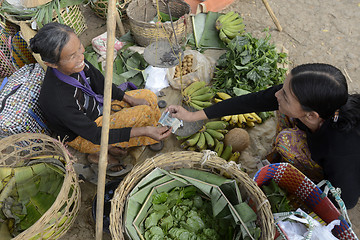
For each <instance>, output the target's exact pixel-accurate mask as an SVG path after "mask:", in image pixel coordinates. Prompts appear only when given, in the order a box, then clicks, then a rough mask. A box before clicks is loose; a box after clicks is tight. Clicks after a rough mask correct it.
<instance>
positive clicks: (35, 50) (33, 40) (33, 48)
mask: <svg viewBox="0 0 360 240" xmlns="http://www.w3.org/2000/svg"><path fill="white" fill-rule="evenodd" d="M36 43H37V41H36V38H35V37H33V38H31V39H30V49H31V51H32V52H33V53H39V49H38V47H37V46H36Z"/></svg>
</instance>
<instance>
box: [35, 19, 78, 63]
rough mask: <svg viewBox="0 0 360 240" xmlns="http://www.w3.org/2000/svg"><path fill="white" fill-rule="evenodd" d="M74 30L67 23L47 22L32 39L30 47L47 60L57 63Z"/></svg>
mask: <svg viewBox="0 0 360 240" xmlns="http://www.w3.org/2000/svg"><path fill="white" fill-rule="evenodd" d="M70 33H74V30H73V29H72V28H70V27H69V26H67V25H64V24H60V23H57V22H51V23H48V24H45V25H44V26H43V27H42V28H41V29H40V30H39V31H38V33H37V34H36V35H35V36H34V37H33V38H31V39H30V49H31V51H32V52H34V53H39V54H40V56H41V59H42V60H43V61H45V62H48V63H52V64H57V63H58V62H59V61H60V54H61V51H62V49H63V47H64V46H65V44H66V43H67V42H68V41H69V39H70V36H69V35H70Z"/></svg>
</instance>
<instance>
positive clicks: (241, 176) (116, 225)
mask: <svg viewBox="0 0 360 240" xmlns="http://www.w3.org/2000/svg"><path fill="white" fill-rule="evenodd" d="M213 153H214V152H211V151H204V152H203V153H198V152H189V151H180V152H170V153H164V154H161V155H158V156H155V157H153V158H151V159H147V160H145V161H144V162H142V163H140V164H137V165H135V167H134V168H133V169H132V171H131V172H130V173H129V174H128V175H127V176H126V177H125V178H124V179H123V181H122V182H121V183H120V185H119V186H118V188H117V189H116V190H115V193H114V196H113V199H112V201H111V212H110V232H111V236H112V238H113V239H116V240H123V239H125V236H124V230H125V229H124V226H123V224H124V222H123V221H124V220H123V214H124V210H125V203H126V199H127V196H128V194H129V193H130V192H131V190H132V189H133V188H134V187H135V186H136V184H137V183H138V182H139V181H140V180H141V179H142V178H143V177H145V176H146V175H147V174H148V173H150V172H151V171H152V170H153V169H155V168H157V167H159V168H162V169H165V170H173V169H179V168H192V169H198V170H202V171H207V172H211V173H214V174H217V175H222V176H226V177H227V178H231V179H235V180H236V181H237V182H238V184H239V188H240V190H241V193H244V195H245V196H246V197H249V198H250V202H253V203H254V206H255V207H256V213H257V216H258V222H257V224H258V225H259V226H260V228H261V231H262V235H261V239H263V240H269V239H274V234H275V228H274V220H273V215H272V213H271V207H270V203H269V202H268V200H267V198H266V196H265V195H264V193H263V192H262V191H261V189H260V188H259V187H257V185H256V183H255V182H254V181H253V180H252V179H251V178H250V177H249V176H248V175H247V174H246V173H244V172H243V171H241V170H240V169H239V168H238V167H237V165H236V164H229V163H228V162H226V161H225V160H224V159H222V158H220V157H217V156H216V155H215V154H213Z"/></svg>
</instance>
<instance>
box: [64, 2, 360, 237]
mask: <svg viewBox="0 0 360 240" xmlns="http://www.w3.org/2000/svg"><path fill="white" fill-rule="evenodd" d="M269 4H270V6H271V8H272V10H273V11H274V13H275V15H276V16H277V18H278V20H279V22H280V24H281V26H282V27H283V31H282V32H279V31H278V30H277V29H276V26H275V25H274V23H273V21H272V19H271V18H270V16H269V14H268V13H267V11H266V8H265V7H264V5H263V3H262V1H260V0H256V1H245V0H236V1H235V2H234V3H233V4H232V5H230V6H229V7H227V8H226V9H224V10H223V12H227V11H231V10H234V11H237V12H239V13H241V14H242V16H243V18H244V21H245V24H246V29H247V31H248V32H250V33H252V34H253V35H255V36H257V37H260V36H264V33H263V32H262V31H263V29H264V28H269V29H270V33H271V35H272V38H271V39H272V41H273V42H274V43H276V44H277V45H280V46H281V45H282V46H284V47H285V48H286V49H287V50H288V52H289V60H290V63H289V66H290V68H291V67H293V66H296V65H299V64H303V63H309V62H324V63H330V64H333V65H335V66H337V67H338V68H340V69H341V70H342V71H343V72H344V73H345V74H346V76H347V80H348V82H349V86H350V90H351V92H355V91H357V92H360V79H359V77H358V76H359V75H360V68H359V65H358V61H357V60H358V59H360V45H359V41H360V25H359V22H360V2H359V1H348V0H327V1H321V0H314V1H306V0H276V1H275V0H269ZM82 10H83V13H84V15H85V18H86V20H87V25H88V29H87V31H86V32H85V33H83V34H82V35H81V36H80V38H81V40H82V42H83V44H84V45H85V46H86V45H88V44H90V41H91V39H92V38H93V37H95V36H97V35H99V34H101V33H103V32H104V31H106V26H105V21H103V20H102V19H100V18H98V17H97V16H95V15H94V13H93V12H92V11H91V10H90V9H89V7H83V8H82ZM125 27H126V22H125ZM165 93H166V94H167V96H165V97H164V98H165V99H166V100H167V101H168V103H175V104H176V103H179V98H178V97H173V96H176V95H178V94H177V93H176V91H174V90H172V89H171V88H169V89H165ZM170 96H171V97H170ZM274 126H275V121H274V119H270V120H268V121H266V122H265V123H264V124H263V125H261V126H257V127H255V128H254V129H252V130H251V131H250V136H251V146H250V148H249V149H248V150H247V151H246V152H245V153H244V154H243V155H242V159H241V160H242V163H243V165H244V166H247V167H248V168H249V169H250V170H251V171H250V173H253V172H254V171H255V170H256V169H255V165H256V164H255V162H254V161H253V159H262V158H263V157H264V156H265V154H266V153H267V152H268V151H269V150H270V148H271V141H272V138H273V136H274ZM174 150H179V144H178V143H177V142H176V141H175V138H174V137H173V136H172V137H170V138H169V140H168V141H166V142H165V148H164V149H163V151H162V152H169V151H174ZM72 152H73V154H74V155H76V156H77V157H78V160H79V162H82V163H86V160H85V157H84V155H83V154H81V153H78V152H76V151H72ZM154 154H155V153H153V152H151V151H149V150H148V149H146V150H145V151H144V153H143V154H142V155H141V157H140V159H142V160H143V159H145V158H146V157H150V156H153V155H154ZM339 160H340V159H339ZM80 186H81V192H82V202H81V209H80V212H79V215H78V217H77V219H76V221H75V223H74V224H73V225H72V227H71V228H70V229H69V231H68V232H67V233H66V235H65V236H63V238H62V239H70V240H75V239H77V240H78V239H94V238H95V224H94V221H93V219H92V216H91V209H92V201H93V198H94V196H95V194H96V186H95V185H93V184H91V183H87V182H82V183H80ZM349 215H350V219H351V221H352V223H353V229H354V230H355V232H356V234H357V235H358V236H360V219H359V218H360V204H358V205H357V206H356V207H355V208H353V209H351V210H350V211H349ZM104 239H111V236H110V234H107V233H104Z"/></svg>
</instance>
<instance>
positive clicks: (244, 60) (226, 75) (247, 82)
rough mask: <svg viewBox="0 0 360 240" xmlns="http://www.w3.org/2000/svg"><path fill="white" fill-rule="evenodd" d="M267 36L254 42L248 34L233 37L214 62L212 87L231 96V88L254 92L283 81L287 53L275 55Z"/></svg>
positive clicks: (274, 49)
mask: <svg viewBox="0 0 360 240" xmlns="http://www.w3.org/2000/svg"><path fill="white" fill-rule="evenodd" d="M270 37H271V36H270V34H267V36H266V37H265V38H260V39H257V38H255V37H252V36H251V34H250V33H246V34H244V35H241V36H236V37H235V38H234V39H232V40H231V42H230V43H229V44H228V45H227V47H228V50H227V51H226V53H224V54H223V55H222V56H220V58H219V59H218V61H217V67H216V71H215V77H214V83H213V86H214V88H215V89H216V90H217V91H222V92H227V93H228V94H230V95H231V96H234V95H235V94H234V89H240V90H245V91H249V92H256V91H259V90H264V89H266V88H268V87H271V86H273V85H277V84H280V83H282V82H283V80H284V78H285V73H286V69H285V68H281V67H278V65H279V64H283V63H285V62H286V58H287V54H286V53H278V52H277V50H276V47H275V45H274V44H271V43H270Z"/></svg>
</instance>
